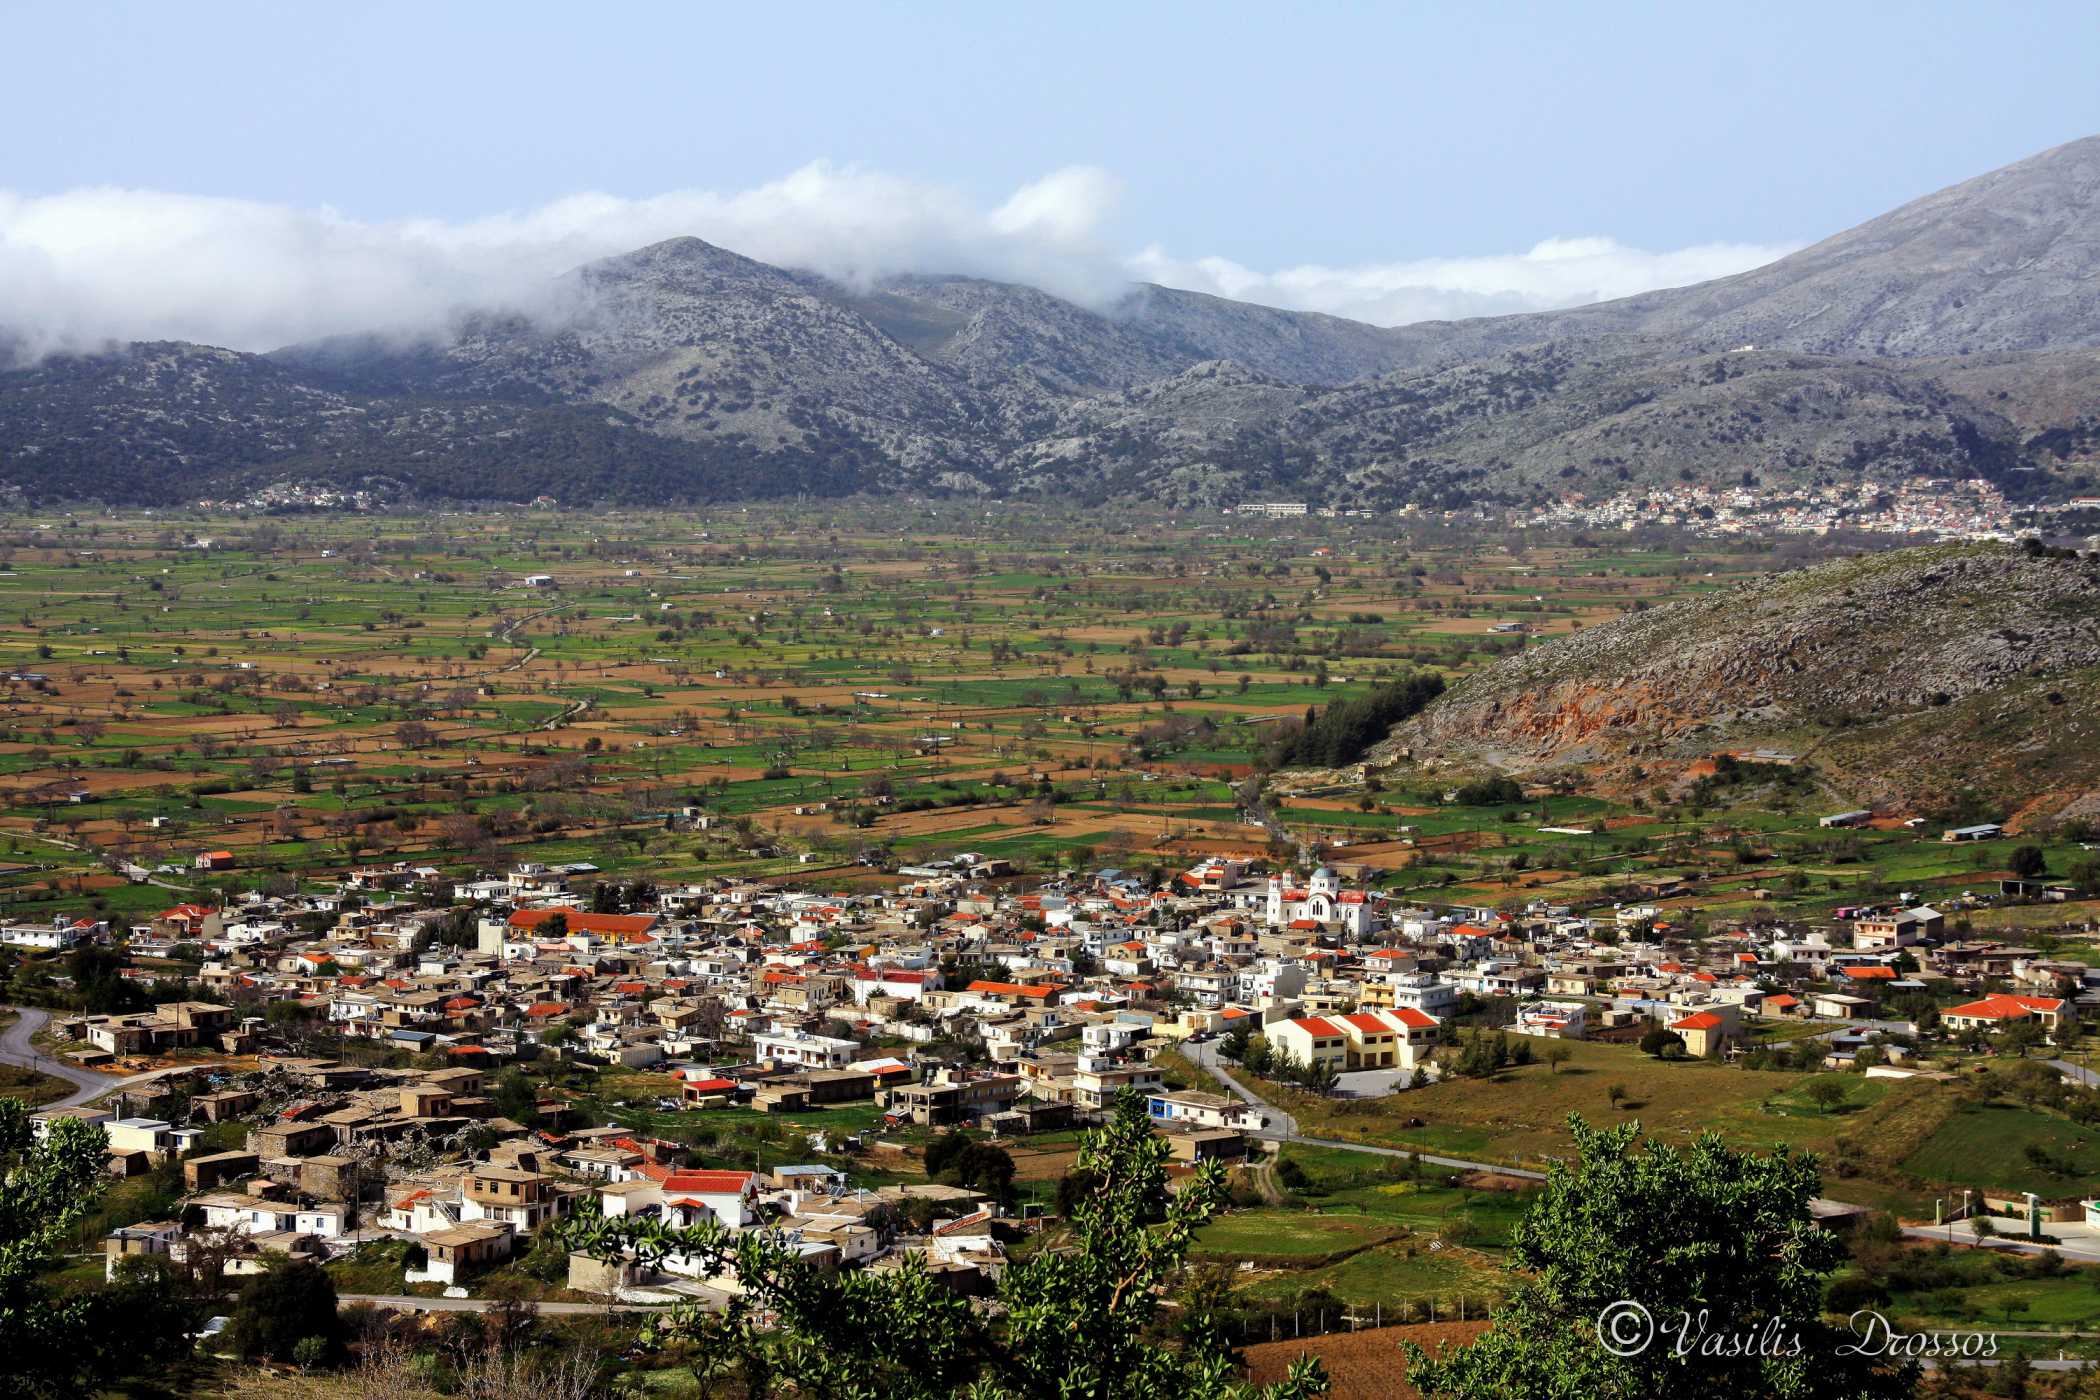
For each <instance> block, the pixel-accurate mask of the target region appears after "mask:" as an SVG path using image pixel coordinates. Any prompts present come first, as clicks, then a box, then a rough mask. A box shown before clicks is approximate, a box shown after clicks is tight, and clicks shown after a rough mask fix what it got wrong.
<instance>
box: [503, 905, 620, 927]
mask: <svg viewBox="0 0 2100 1400" xmlns="http://www.w3.org/2000/svg"><path fill="white" fill-rule="evenodd" d="M556 914H559V915H561V916H562V918H563V919H564V921H566V923H567V924H568V928H569V932H571V933H599V934H622V933H647V932H648V931H649V930H650V929H652V928H654V927H656V915H654V914H593V913H592V912H591V911H590V910H588V909H571V908H568V907H566V906H564V907H561V908H556V909H520V910H518V911H517V912H516V913H514V914H512V915H511V916H510V926H511V927H512V928H519V929H535V928H538V927H539V926H540V925H541V924H544V923H546V922H547V920H549V919H551V918H553V917H554V916H555V915H556Z"/></svg>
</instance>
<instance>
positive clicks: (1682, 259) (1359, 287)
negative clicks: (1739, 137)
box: [1129, 238, 1799, 326]
mask: <svg viewBox="0 0 2100 1400" xmlns="http://www.w3.org/2000/svg"><path fill="white" fill-rule="evenodd" d="M1798 246H1799V245H1798V244H1788V245H1784V246H1775V245H1768V244H1755V243H1706V244H1700V245H1698V246H1695V247H1690V248H1681V249H1678V250H1676V251H1674V252H1665V253H1653V252H1648V251H1646V250H1645V249H1641V248H1629V247H1627V246H1625V245H1624V244H1622V243H1620V242H1618V241H1617V240H1615V239H1611V238H1549V239H1547V240H1546V241H1544V242H1543V243H1540V244H1537V245H1536V246H1535V247H1533V248H1532V249H1531V251H1530V252H1528V253H1507V254H1491V255H1488V256H1484V257H1466V258H1420V259H1416V260H1413V261H1409V262H1394V263H1367V264H1364V265H1361V266H1357V267H1323V266H1320V265H1319V264H1317V263H1307V264H1304V265H1301V266H1298V267H1287V268H1284V269H1282V270H1281V271H1278V272H1258V271H1255V270H1254V269H1252V268H1247V267H1242V266H1241V265H1240V264H1238V263H1235V262H1231V261H1229V260H1227V259H1225V258H1197V259H1193V260H1189V261H1182V260H1179V259H1176V258H1174V257H1172V256H1170V255H1169V254H1167V253H1166V252H1165V251H1164V250H1162V249H1160V248H1158V247H1151V248H1147V249H1145V250H1144V251H1143V252H1141V253H1139V254H1138V255H1137V256H1136V257H1135V258H1132V259H1131V260H1130V264H1129V265H1130V268H1131V270H1132V272H1133V274H1134V275H1136V276H1138V277H1141V278H1143V279H1144V280H1146V281H1150V282H1159V283H1163V284H1165V285H1167V286H1170V287H1181V288H1184V289H1186V290H1189V291H1196V292H1211V293H1214V294H1216V295H1218V296H1226V297H1232V298H1235V299H1236V300H1240V301H1255V302H1260V303H1262V304H1263V305H1265V306H1280V307H1285V308H1287V309H1289V310H1292V311H1323V312H1326V313H1327V314H1329V315H1333V316H1347V317H1349V318H1351V319H1352V320H1358V321H1369V322H1371V323H1373V324H1374V325H1380V326H1397V325H1403V324H1405V323H1407V322H1410V321H1443V320H1458V319H1460V318H1462V317H1467V316H1500V315H1504V314H1507V313H1511V312H1518V311H1548V310H1553V309H1556V308H1559V307H1564V306H1581V305H1584V304H1585V303H1588V302H1593V301H1609V300H1612V299H1613V298H1615V297H1625V296H1633V295H1635V294H1636V293H1639V292H1649V291H1654V290H1656V289H1657V288H1661V287H1682V286H1688V285H1690V284H1691V283H1694V282H1704V281H1707V280H1708V279H1710V278H1714V277H1726V276H1728V275H1730V274H1731V273H1736V272H1745V271H1748V270H1749V269H1750V268H1753V267H1762V266H1763V265H1764V264H1766V263H1768V262H1771V261H1773V260H1774V259H1775V258H1781V257H1784V256H1785V255H1786V254H1788V253H1790V252H1792V251H1793V250H1794V248H1795V247H1798Z"/></svg>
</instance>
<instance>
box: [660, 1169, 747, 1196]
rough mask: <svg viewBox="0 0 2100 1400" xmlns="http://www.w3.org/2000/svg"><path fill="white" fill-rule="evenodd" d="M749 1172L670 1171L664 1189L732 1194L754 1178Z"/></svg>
mask: <svg viewBox="0 0 2100 1400" xmlns="http://www.w3.org/2000/svg"><path fill="white" fill-rule="evenodd" d="M755 1179H756V1178H755V1175H754V1174H753V1173H751V1172H672V1173H671V1174H670V1175H669V1176H666V1177H665V1178H664V1191H665V1192H666V1193H667V1194H668V1193H669V1192H672V1191H691V1192H694V1193H696V1194H698V1195H703V1196H734V1195H737V1194H739V1193H741V1192H742V1191H743V1190H744V1189H745V1188H746V1187H748V1186H750V1185H751V1183H752V1181H753V1180H755Z"/></svg>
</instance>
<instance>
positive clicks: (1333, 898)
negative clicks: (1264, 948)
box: [1263, 865, 1384, 938]
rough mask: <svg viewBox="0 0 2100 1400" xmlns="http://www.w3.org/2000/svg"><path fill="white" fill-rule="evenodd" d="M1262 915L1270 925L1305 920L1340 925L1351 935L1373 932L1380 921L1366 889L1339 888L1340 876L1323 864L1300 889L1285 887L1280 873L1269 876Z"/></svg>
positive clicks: (1376, 908)
mask: <svg viewBox="0 0 2100 1400" xmlns="http://www.w3.org/2000/svg"><path fill="white" fill-rule="evenodd" d="M1263 916H1264V917H1265V918H1266V919H1267V920H1268V924H1269V927H1271V928H1283V927H1286V926H1288V925H1292V924H1307V923H1312V924H1340V925H1341V926H1342V930H1343V931H1344V932H1345V933H1347V934H1349V936H1350V937H1352V938H1361V937H1363V936H1364V935H1365V934H1368V933H1373V932H1376V931H1377V930H1378V929H1379V928H1380V927H1382V926H1383V924H1384V920H1383V919H1381V918H1380V917H1379V914H1378V906H1377V905H1376V904H1374V903H1373V902H1372V900H1371V896H1370V893H1369V892H1368V891H1366V890H1345V889H1343V888H1342V881H1341V877H1339V876H1337V875H1336V874H1335V873H1334V872H1333V871H1332V870H1330V869H1328V868H1327V867H1326V866H1324V865H1323V866H1321V867H1320V868H1319V869H1318V870H1315V871H1314V872H1313V873H1312V879H1311V880H1309V881H1308V882H1307V883H1306V887H1305V888H1304V889H1302V890H1294V889H1291V888H1289V887H1288V886H1286V885H1285V883H1284V877H1283V876H1281V875H1271V876H1270V877H1269V898H1268V903H1267V905H1266V907H1265V908H1264V910H1263Z"/></svg>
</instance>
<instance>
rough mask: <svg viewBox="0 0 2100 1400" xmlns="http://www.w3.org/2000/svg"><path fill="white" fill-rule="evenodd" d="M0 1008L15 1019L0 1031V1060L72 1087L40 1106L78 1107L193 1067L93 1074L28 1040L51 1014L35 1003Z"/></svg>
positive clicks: (41, 1027) (180, 1066)
mask: <svg viewBox="0 0 2100 1400" xmlns="http://www.w3.org/2000/svg"><path fill="white" fill-rule="evenodd" d="M0 1011H12V1012H14V1013H15V1019H14V1020H13V1021H11V1022H9V1023H8V1026H7V1029H6V1030H5V1031H0V1062H5V1063H7V1064H11V1065H19V1066H21V1067H22V1068H24V1069H33V1070H39V1071H41V1072H42V1073H44V1074H48V1075H50V1076H51V1077H52V1078H53V1079H63V1080H65V1081H66V1083H68V1084H71V1085H72V1086H73V1092H72V1093H70V1094H68V1095H66V1097H64V1098H62V1099H54V1100H53V1101H52V1102H50V1103H47V1104H42V1105H40V1107H42V1108H79V1107H80V1106H81V1105H82V1104H86V1103H92V1102H93V1101H94V1100H96V1099H99V1098H102V1097H103V1096H104V1095H106V1094H114V1093H115V1092H117V1090H119V1089H129V1088H131V1087H132V1086H133V1085H135V1084H144V1083H146V1082H147V1081H148V1080H153V1079H158V1078H160V1077H161V1076H162V1075H164V1074H181V1073H183V1072H185V1071H186V1070H188V1069H190V1068H193V1066H188V1065H177V1066H174V1067H173V1068H170V1069H156V1070H152V1071H149V1072H148V1073H145V1074H134V1075H132V1076H131V1077H130V1078H128V1079H112V1078H110V1077H109V1076H108V1075H106V1074H97V1073H95V1071H93V1070H91V1069H82V1068H81V1067H80V1066H79V1065H76V1064H74V1063H73V1062H72V1061H71V1060H61V1059H56V1058H54V1057H53V1056H50V1055H46V1054H45V1053H44V1052H43V1051H41V1050H39V1049H37V1048H36V1045H35V1043H34V1041H33V1040H32V1039H31V1037H33V1036H34V1035H35V1034H36V1033H37V1032H38V1031H40V1030H42V1029H43V1028H44V1023H45V1022H47V1021H49V1020H50V1019H51V1013H50V1012H48V1011H45V1010H43V1009H42V1008H41V1007H35V1006H0Z"/></svg>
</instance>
